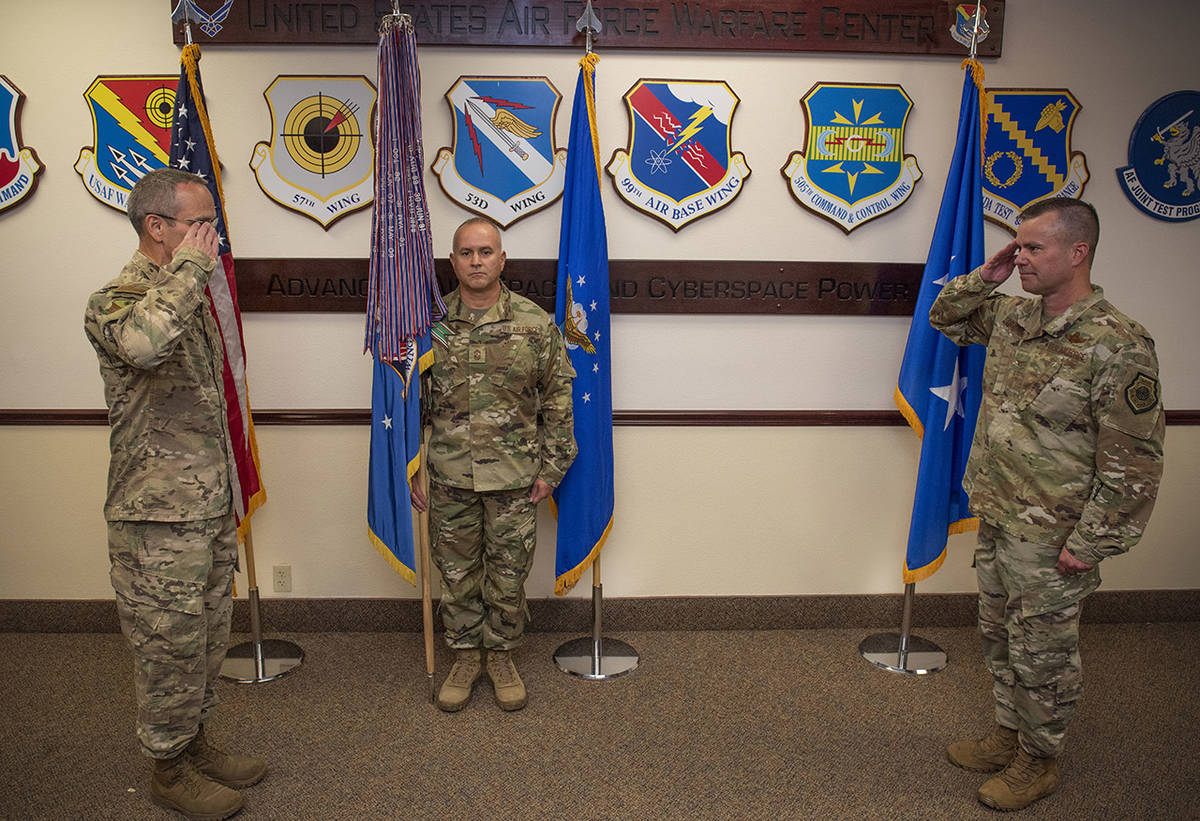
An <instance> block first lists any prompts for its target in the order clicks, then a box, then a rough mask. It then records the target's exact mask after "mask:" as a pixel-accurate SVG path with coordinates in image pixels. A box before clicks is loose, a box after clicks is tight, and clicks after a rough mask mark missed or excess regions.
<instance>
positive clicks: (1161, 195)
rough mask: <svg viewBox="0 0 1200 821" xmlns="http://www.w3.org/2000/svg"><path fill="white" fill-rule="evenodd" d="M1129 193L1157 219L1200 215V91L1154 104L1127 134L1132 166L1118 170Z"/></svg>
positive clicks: (1178, 94) (1180, 93)
mask: <svg viewBox="0 0 1200 821" xmlns="http://www.w3.org/2000/svg"><path fill="white" fill-rule="evenodd" d="M1117 180H1118V181H1119V182H1120V183H1121V188H1122V189H1123V190H1124V191H1125V194H1126V195H1127V196H1128V197H1129V199H1130V201H1131V202H1133V204H1134V205H1136V206H1137V207H1138V208H1140V209H1141V210H1143V211H1145V212H1146V213H1147V214H1149V215H1150V216H1152V217H1154V218H1155V219H1160V220H1166V221H1167V222H1185V221H1187V220H1194V219H1196V217H1200V190H1198V189H1200V91H1176V92H1174V93H1172V94H1168V95H1167V96H1165V97H1162V98H1160V99H1158V100H1155V101H1154V102H1153V103H1152V104H1151V105H1150V107H1149V108H1147V109H1146V110H1145V111H1144V112H1143V113H1142V116H1141V117H1140V118H1139V119H1138V121H1137V125H1135V126H1134V127H1133V133H1132V134H1130V135H1129V165H1127V166H1125V167H1124V168H1118V169H1117Z"/></svg>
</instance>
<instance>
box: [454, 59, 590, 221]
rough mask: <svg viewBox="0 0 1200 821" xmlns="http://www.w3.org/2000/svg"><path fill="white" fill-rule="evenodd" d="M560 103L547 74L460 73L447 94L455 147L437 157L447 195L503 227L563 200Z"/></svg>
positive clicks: (564, 150) (563, 170)
mask: <svg viewBox="0 0 1200 821" xmlns="http://www.w3.org/2000/svg"><path fill="white" fill-rule="evenodd" d="M560 100H562V95H561V94H559V93H558V89H556V88H555V87H554V85H553V84H552V83H551V82H550V81H549V80H548V79H546V78H545V77H459V78H458V80H457V81H456V82H455V83H454V85H453V86H451V87H450V90H449V91H447V92H446V102H447V103H448V104H449V106H450V116H451V117H452V118H453V130H452V139H451V141H450V147H449V148H441V149H438V152H437V156H436V157H435V158H434V161H433V173H434V174H436V175H437V178H438V183H439V184H440V185H441V187H442V191H444V192H445V193H446V196H447V197H449V198H450V199H452V200H454V201H455V202H457V203H458V204H459V205H461V206H462V207H463V208H466V209H467V210H468V211H474V212H475V213H476V214H482V215H484V216H486V217H488V218H489V219H492V220H495V221H496V222H497V223H499V224H500V225H502V226H508V225H511V224H512V223H514V222H516V221H517V220H519V219H521V218H522V217H527V216H529V215H530V214H532V213H534V212H535V211H540V210H541V209H543V208H545V207H546V206H547V205H550V204H551V203H553V202H554V201H555V200H557V199H558V198H559V197H561V196H562V192H563V183H564V181H565V179H566V168H567V150H566V149H565V148H562V149H556V148H555V147H554V118H555V115H556V113H557V112H558V103H559V101H560Z"/></svg>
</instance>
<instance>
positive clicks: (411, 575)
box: [367, 331, 433, 585]
mask: <svg viewBox="0 0 1200 821" xmlns="http://www.w3.org/2000/svg"><path fill="white" fill-rule="evenodd" d="M432 358H433V352H432V351H431V350H430V338H429V332H428V331H426V332H425V333H423V334H421V335H420V336H419V337H417V338H416V339H415V340H409V341H408V343H407V350H406V353H405V356H404V358H403V359H401V360H398V361H395V362H389V361H386V360H382V359H376V360H375V374H374V379H373V380H372V382H371V456H370V462H369V464H368V468H367V472H368V482H367V534H368V536H369V537H370V539H371V544H373V545H374V546H375V549H376V550H378V551H379V553H380V555H382V556H383V557H384V558H385V559H387V562H388V564H390V565H391V566H392V569H393V570H395V571H396V572H397V573H399V574H400V575H401V576H402V577H404V578H405V579H406V580H407V581H408V583H409V584H414V585H415V584H416V583H417V577H416V573H415V572H414V568H415V567H416V562H415V561H414V555H413V554H414V550H413V519H412V509H411V508H410V507H409V505H408V497H409V486H410V485H409V483H410V482H411V481H412V477H413V476H414V475H415V474H416V472H417V468H418V467H420V452H421V399H420V388H419V386H420V370H422V369H424V368H428V366H429V364H430V363H431V362H432Z"/></svg>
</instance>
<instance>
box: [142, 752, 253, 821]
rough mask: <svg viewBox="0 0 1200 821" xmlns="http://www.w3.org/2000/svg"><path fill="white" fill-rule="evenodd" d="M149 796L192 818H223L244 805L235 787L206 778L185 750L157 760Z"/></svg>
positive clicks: (196, 820) (197, 820) (206, 820)
mask: <svg viewBox="0 0 1200 821" xmlns="http://www.w3.org/2000/svg"><path fill="white" fill-rule="evenodd" d="M150 799H151V800H152V801H153V802H154V803H155V804H158V805H159V806H160V807H166V808H167V809H169V810H175V811H176V812H179V813H183V815H184V816H186V817H187V818H188V819H189V821H221V819H222V818H228V817H229V816H231V815H233V814H234V813H235V812H237V811H238V810H240V809H241V808H242V796H241V795H239V794H238V792H237V791H236V790H231V789H229V788H228V787H226V786H223V785H221V784H218V783H217V782H215V781H211V780H209V779H208V778H206V777H205V776H204V775H203V774H202V773H201V772H200V771H199V770H197V769H196V767H195V765H194V764H192V762H191V760H190V759H189V758H188V757H187V756H186V755H185V754H183V753H180V754H179V755H177V756H175V757H174V758H160V759H158V760H156V761H155V762H154V775H153V776H152V777H151V778H150Z"/></svg>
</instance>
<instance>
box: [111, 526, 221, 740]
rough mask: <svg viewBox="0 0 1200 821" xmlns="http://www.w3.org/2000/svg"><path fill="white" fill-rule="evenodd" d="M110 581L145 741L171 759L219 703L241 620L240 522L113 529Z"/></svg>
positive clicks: (139, 729)
mask: <svg viewBox="0 0 1200 821" xmlns="http://www.w3.org/2000/svg"><path fill="white" fill-rule="evenodd" d="M108 555H109V559H110V560H111V562H112V569H111V572H110V578H111V579H112V585H113V590H115V591H116V594H117V614H118V615H119V616H120V618H121V632H122V633H124V634H125V638H126V639H128V640H129V644H130V646H131V647H132V648H133V655H134V689H135V690H136V692H137V737H138V741H139V742H140V744H141V747H142V752H143V753H145V754H146V755H148V756H150V757H151V758H170V757H172V756H174V755H176V754H177V753H179V752H180V751H181V750H182V749H183V748H184V747H186V746H187V743H188V742H189V741H190V740H191V739H192V737H193V736H195V735H196V730H197V728H198V727H199V726H200V723H201V722H203V721H207V720H208V719H209V717H210V716H211V715H212V712H213V709H214V708H215V707H216V705H217V694H216V692H215V691H214V690H213V685H214V684H215V683H216V680H217V676H218V675H219V674H220V672H221V663H222V662H223V661H224V660H225V651H226V650H227V649H228V646H229V624H230V617H231V616H232V614H233V595H232V591H233V570H234V564H235V563H236V562H237V531H236V530H235V528H234V519H233V514H232V513H231V514H229V515H227V516H222V517H220V518H216V519H204V520H201V521H196V522H109V523H108Z"/></svg>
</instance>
